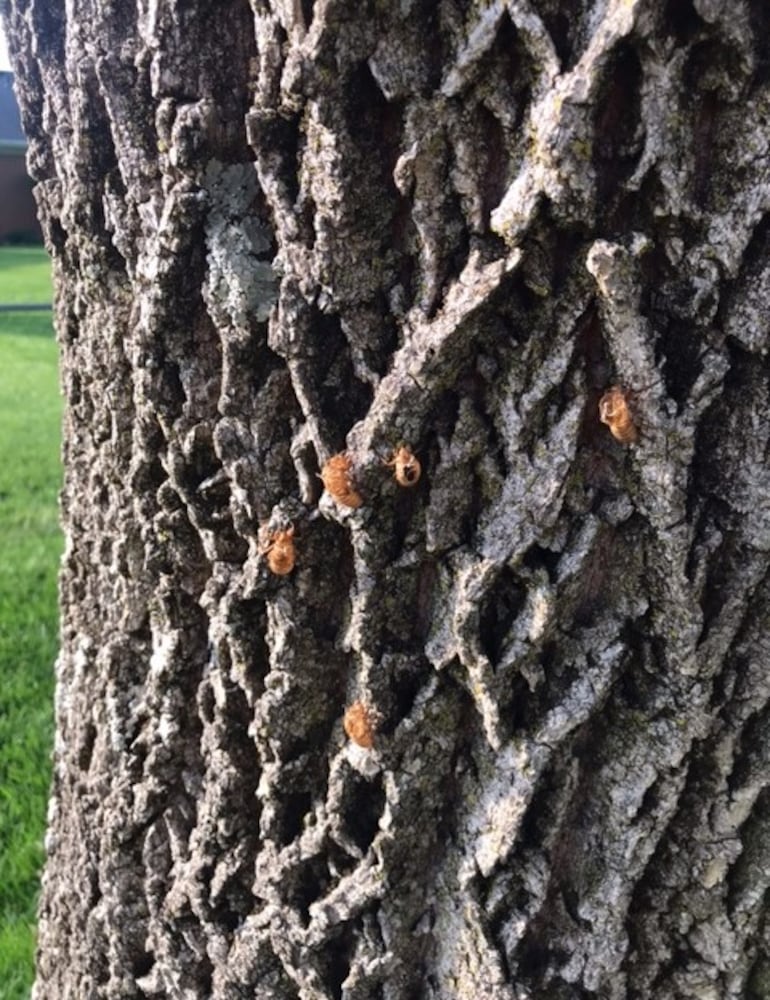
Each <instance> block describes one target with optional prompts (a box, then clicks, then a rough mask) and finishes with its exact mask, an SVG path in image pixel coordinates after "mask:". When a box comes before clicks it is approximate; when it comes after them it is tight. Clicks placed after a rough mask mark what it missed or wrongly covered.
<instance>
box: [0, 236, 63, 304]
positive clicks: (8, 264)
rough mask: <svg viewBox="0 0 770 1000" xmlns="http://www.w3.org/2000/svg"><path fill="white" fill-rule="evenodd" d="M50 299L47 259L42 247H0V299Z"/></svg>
mask: <svg viewBox="0 0 770 1000" xmlns="http://www.w3.org/2000/svg"><path fill="white" fill-rule="evenodd" d="M50 301H51V262H50V260H49V258H48V254H47V253H46V252H45V250H44V249H43V247H0V303H9V302H35V303H38V302H50Z"/></svg>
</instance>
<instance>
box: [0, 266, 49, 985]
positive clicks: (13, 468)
mask: <svg viewBox="0 0 770 1000" xmlns="http://www.w3.org/2000/svg"><path fill="white" fill-rule="evenodd" d="M48 274H49V269H48V264H47V259H46V257H45V255H44V253H43V251H41V250H38V249H35V248H23V249H19V248H15V247H14V248H0V303H3V302H10V301H16V302H22V301H29V302H45V301H47V300H50V279H49V278H48ZM60 420H61V400H60V398H59V390H58V374H57V354H56V345H55V343H54V340H53V334H52V330H51V315H50V313H0V997H2V998H3V1000H22V998H25V997H27V996H28V995H29V989H30V985H31V983H32V977H33V952H34V946H35V929H34V922H35V906H36V902H37V894H38V881H39V871H40V865H41V862H42V857H43V851H42V840H43V832H44V824H45V805H46V799H47V796H48V787H49V782H50V752H51V744H52V728H53V723H52V696H53V669H52V668H53V661H54V658H55V656H56V647H57V611H56V572H57V567H58V560H59V555H60V552H61V548H62V540H61V535H60V532H59V526H58V517H57V510H56V494H57V490H58V488H59V483H60V478H61V470H60V466H59V435H60Z"/></svg>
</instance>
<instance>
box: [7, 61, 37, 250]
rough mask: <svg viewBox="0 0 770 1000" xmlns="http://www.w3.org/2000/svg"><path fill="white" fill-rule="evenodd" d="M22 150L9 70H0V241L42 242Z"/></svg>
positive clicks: (23, 140) (24, 148)
mask: <svg viewBox="0 0 770 1000" xmlns="http://www.w3.org/2000/svg"><path fill="white" fill-rule="evenodd" d="M26 150H27V140H26V139H25V137H24V133H23V132H22V128H21V120H20V118H19V108H18V105H17V103H16V95H15V94H14V92H13V73H9V72H0V243H40V242H42V235H41V232H40V225H39V223H38V221H37V208H36V206H35V199H34V198H33V197H32V181H31V180H30V179H29V177H28V176H27V167H26V162H25V153H26Z"/></svg>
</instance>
